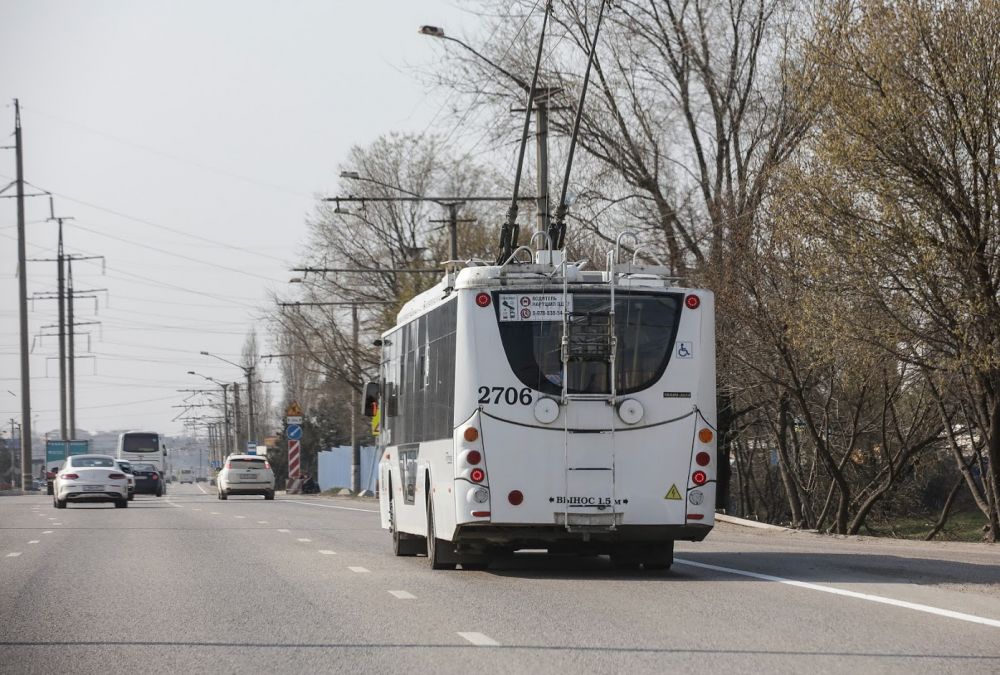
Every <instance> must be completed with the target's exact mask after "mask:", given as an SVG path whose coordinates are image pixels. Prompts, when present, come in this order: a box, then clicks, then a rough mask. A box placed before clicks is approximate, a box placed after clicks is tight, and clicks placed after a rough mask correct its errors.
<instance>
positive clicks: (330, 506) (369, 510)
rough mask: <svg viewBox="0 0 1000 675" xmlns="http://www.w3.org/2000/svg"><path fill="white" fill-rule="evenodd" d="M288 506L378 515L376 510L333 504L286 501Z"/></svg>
mask: <svg viewBox="0 0 1000 675" xmlns="http://www.w3.org/2000/svg"><path fill="white" fill-rule="evenodd" d="M285 503H286V504H301V505H302V506H318V507H320V508H323V509H340V510H341V511H361V512H363V513H378V511H377V510H374V509H356V508H353V507H350V506H334V505H333V504H314V503H313V502H300V501H297V500H295V499H288V500H285Z"/></svg>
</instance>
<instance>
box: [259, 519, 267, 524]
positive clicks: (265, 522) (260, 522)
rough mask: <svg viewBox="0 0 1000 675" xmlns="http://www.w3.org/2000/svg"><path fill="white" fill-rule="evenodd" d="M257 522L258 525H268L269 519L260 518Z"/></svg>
mask: <svg viewBox="0 0 1000 675" xmlns="http://www.w3.org/2000/svg"><path fill="white" fill-rule="evenodd" d="M257 524H258V525H267V521H266V520H258V521H257Z"/></svg>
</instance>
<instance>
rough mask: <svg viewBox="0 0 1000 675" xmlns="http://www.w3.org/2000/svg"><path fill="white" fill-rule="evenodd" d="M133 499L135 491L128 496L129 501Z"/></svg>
mask: <svg viewBox="0 0 1000 675" xmlns="http://www.w3.org/2000/svg"><path fill="white" fill-rule="evenodd" d="M133 499H135V493H134V492H133V493H132V494H130V495H129V496H128V500H129V501H132V500H133Z"/></svg>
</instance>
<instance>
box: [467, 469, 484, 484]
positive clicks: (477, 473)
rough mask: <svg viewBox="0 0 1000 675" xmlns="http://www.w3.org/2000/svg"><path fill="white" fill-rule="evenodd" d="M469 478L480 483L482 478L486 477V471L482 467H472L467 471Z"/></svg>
mask: <svg viewBox="0 0 1000 675" xmlns="http://www.w3.org/2000/svg"><path fill="white" fill-rule="evenodd" d="M469 478H470V479H471V480H472V482H473V483H482V482H483V479H484V478H486V472H485V471H483V470H482V469H473V470H472V471H471V472H470V473H469Z"/></svg>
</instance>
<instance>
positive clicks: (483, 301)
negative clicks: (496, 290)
mask: <svg viewBox="0 0 1000 675" xmlns="http://www.w3.org/2000/svg"><path fill="white" fill-rule="evenodd" d="M490 301H491V300H490V294H489V293H480V294H479V295H477V296H476V304H477V305H479V306H480V307H489V306H490Z"/></svg>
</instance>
